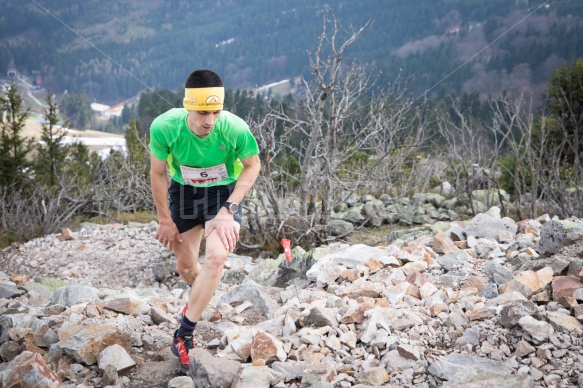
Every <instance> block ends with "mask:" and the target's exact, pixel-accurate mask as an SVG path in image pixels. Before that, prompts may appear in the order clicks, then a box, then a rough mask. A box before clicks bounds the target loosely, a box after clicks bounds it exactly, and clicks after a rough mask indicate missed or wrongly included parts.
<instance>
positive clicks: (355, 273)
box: [340, 268, 360, 282]
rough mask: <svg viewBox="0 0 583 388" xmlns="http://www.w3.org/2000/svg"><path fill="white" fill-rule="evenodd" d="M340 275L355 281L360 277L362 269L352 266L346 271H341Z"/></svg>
mask: <svg viewBox="0 0 583 388" xmlns="http://www.w3.org/2000/svg"><path fill="white" fill-rule="evenodd" d="M340 277H341V278H343V279H347V280H349V281H351V282H353V281H355V280H356V279H358V278H359V277H360V271H359V270H357V269H356V268H350V269H347V270H346V271H342V272H340Z"/></svg>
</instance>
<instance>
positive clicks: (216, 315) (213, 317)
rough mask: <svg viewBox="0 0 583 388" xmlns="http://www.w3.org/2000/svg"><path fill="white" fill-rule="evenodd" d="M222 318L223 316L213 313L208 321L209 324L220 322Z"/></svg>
mask: <svg viewBox="0 0 583 388" xmlns="http://www.w3.org/2000/svg"><path fill="white" fill-rule="evenodd" d="M222 317H223V316H222V315H221V313H214V314H213V316H212V317H211V319H209V321H211V322H216V321H220V320H221V318H222Z"/></svg>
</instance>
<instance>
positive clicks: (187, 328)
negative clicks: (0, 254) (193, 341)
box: [178, 315, 196, 337]
mask: <svg viewBox="0 0 583 388" xmlns="http://www.w3.org/2000/svg"><path fill="white" fill-rule="evenodd" d="M195 326H196V322H192V321H191V320H190V319H188V318H187V317H186V315H185V316H183V317H182V321H180V327H179V328H178V336H179V337H185V336H189V335H192V333H193V332H194V328H195Z"/></svg>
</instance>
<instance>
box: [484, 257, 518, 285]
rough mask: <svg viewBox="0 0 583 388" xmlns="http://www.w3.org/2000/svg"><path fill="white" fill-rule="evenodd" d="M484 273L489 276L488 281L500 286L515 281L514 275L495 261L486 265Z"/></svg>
mask: <svg viewBox="0 0 583 388" xmlns="http://www.w3.org/2000/svg"><path fill="white" fill-rule="evenodd" d="M484 273H485V274H486V276H488V279H490V280H491V281H492V282H494V283H496V284H497V285H499V286H500V285H502V284H504V283H507V282H509V281H511V280H512V279H514V275H512V272H511V271H510V270H509V269H507V268H506V267H504V266H502V265H500V264H498V263H496V262H493V261H488V262H487V263H486V266H485V267H484Z"/></svg>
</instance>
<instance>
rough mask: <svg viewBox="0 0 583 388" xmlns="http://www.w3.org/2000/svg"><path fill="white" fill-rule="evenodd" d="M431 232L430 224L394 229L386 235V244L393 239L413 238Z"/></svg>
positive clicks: (407, 239)
mask: <svg viewBox="0 0 583 388" xmlns="http://www.w3.org/2000/svg"><path fill="white" fill-rule="evenodd" d="M432 234H433V228H431V226H420V227H417V228H411V229H404V230H395V231H392V232H390V233H389V234H388V235H387V245H390V244H391V243H392V242H393V241H395V240H397V239H400V240H404V241H409V240H414V239H417V238H419V237H421V236H428V235H432Z"/></svg>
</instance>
